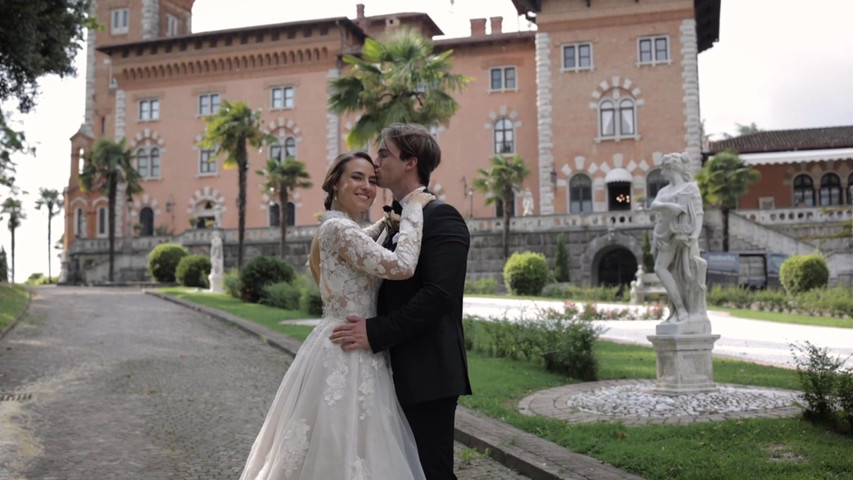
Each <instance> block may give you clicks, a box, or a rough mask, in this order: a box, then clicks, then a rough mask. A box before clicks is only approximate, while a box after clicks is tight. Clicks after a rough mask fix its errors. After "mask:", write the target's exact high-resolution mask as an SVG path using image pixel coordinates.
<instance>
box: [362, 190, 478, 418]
mask: <svg viewBox="0 0 853 480" xmlns="http://www.w3.org/2000/svg"><path fill="white" fill-rule="evenodd" d="M469 244H470V237H469V234H468V226H467V225H466V224H465V220H463V219H462V216H461V215H460V214H459V212H458V211H457V210H456V209H455V208H453V207H452V206H451V205H448V204H446V203H443V202H441V201H439V200H434V201H432V202H430V203H428V204H427V205H426V207H424V226H423V240H422V242H421V253H420V256H419V257H418V266H417V268H416V269H415V274H414V276H413V277H412V278H410V279H408V280H400V281H393V280H385V281H383V282H382V286H381V287H380V289H379V305H378V312H377V313H378V316H377V317H373V318H368V319H367V338H368V340H369V341H370V346H371V348H372V349H373V351H374V352H379V351H381V350H386V349H387V350H389V351H390V356H391V368H392V370H393V374H394V386H395V388H396V391H397V398H398V399H399V400H400V403H401V404H403V405H406V404H412V403H420V402H426V401H430V400H437V399H440V398H447V397H456V396H459V395H468V394H470V393H471V384H470V382H469V381H468V361H467V358H466V356H465V339H464V336H463V333H462V295H463V291H464V288H465V271H466V268H467V261H468V246H469Z"/></svg>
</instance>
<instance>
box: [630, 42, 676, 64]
mask: <svg viewBox="0 0 853 480" xmlns="http://www.w3.org/2000/svg"><path fill="white" fill-rule="evenodd" d="M660 38H663V39H665V40H666V60H658V59H657V58H655V40H657V39H660ZM643 40H649V41H651V42H652V59H651V61H648V62H643V61H641V59H640V42H641V41H643ZM671 64H672V42H671V41H670V39H669V35H650V36H647V37H638V38H637V66H638V67H639V66H651V67H654V66H655V65H671Z"/></svg>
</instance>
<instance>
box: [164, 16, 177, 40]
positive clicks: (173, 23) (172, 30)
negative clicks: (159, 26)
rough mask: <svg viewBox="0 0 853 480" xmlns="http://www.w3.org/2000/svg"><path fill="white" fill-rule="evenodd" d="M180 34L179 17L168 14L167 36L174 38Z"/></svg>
mask: <svg viewBox="0 0 853 480" xmlns="http://www.w3.org/2000/svg"><path fill="white" fill-rule="evenodd" d="M177 34H178V17H176V16H174V15H170V14H166V36H167V37H174V36H176V35H177Z"/></svg>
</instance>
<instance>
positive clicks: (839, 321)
mask: <svg viewBox="0 0 853 480" xmlns="http://www.w3.org/2000/svg"><path fill="white" fill-rule="evenodd" d="M708 309H709V310H718V311H721V312H728V313H730V314H731V315H732V316H734V317H740V318H752V319H755V320H765V321H768V322H779V323H796V324H799V325H813V326H816V327H838V328H853V318H837V317H811V316H808V315H800V314H796V313H782V312H768V311H760V310H750V309H746V308H725V307H710V308H708Z"/></svg>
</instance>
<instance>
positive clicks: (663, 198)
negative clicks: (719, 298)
mask: <svg viewBox="0 0 853 480" xmlns="http://www.w3.org/2000/svg"><path fill="white" fill-rule="evenodd" d="M689 161H690V159H689V157H688V155H687V154H686V153H670V154H667V155H664V157H663V161H662V164H661V166H662V167H663V176H664V178H666V179H667V180H669V184H668V185H667V186H665V187H663V188H662V189H661V190H660V191H659V192H658V194H657V196H656V197H655V199H654V201H653V202H652V204H651V207H650V208H651V210H652V211H654V212H657V213H659V214H660V218H659V219H658V221H657V223H656V224H655V228H654V238H653V241H652V254H653V255H655V273H656V274H657V276H658V278H659V279H660V281H661V283H662V284H663V286H664V288H665V289H666V292H667V294H668V295H669V307H670V316H669V318H667V319H666V321H665V323H679V322H685V321H707V318H708V315H707V312H706V307H705V271H706V269H707V266H708V264H707V262H706V261H705V260H704V259H703V258H702V257H701V255H700V253H699V233H700V232H701V231H702V217H703V215H704V212H703V210H702V195H701V194H700V193H699V186H698V185H697V184H696V182H695V181H694V180H693V176H692V175H691V174H690V172H689Z"/></svg>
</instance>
